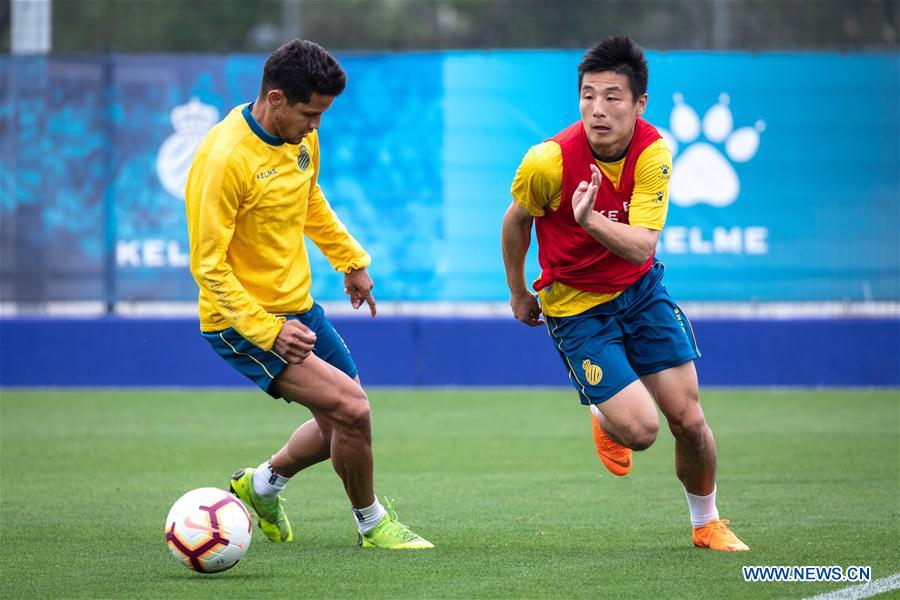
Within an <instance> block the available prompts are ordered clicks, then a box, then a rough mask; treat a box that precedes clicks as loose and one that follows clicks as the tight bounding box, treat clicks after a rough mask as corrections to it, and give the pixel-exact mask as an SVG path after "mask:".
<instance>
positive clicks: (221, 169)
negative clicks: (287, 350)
mask: <svg viewBox="0 0 900 600" xmlns="http://www.w3.org/2000/svg"><path fill="white" fill-rule="evenodd" d="M247 172H249V171H248V168H247V167H246V166H242V165H241V164H240V161H239V160H238V159H236V158H235V157H234V156H233V154H232V155H228V156H215V150H213V152H212V153H211V154H210V155H209V156H208V157H206V161H205V163H203V164H201V165H195V166H194V167H192V169H191V173H190V176H189V179H188V186H187V205H188V224H189V229H190V240H191V274H193V276H194V279H195V280H196V281H197V285H199V286H200V289H201V290H202V292H203V293H205V294H207V297H208V298H210V300H211V301H212V302H213V304H214V305H215V307H216V309H217V310H218V312H219V314H221V315H222V316H223V317H225V319H227V320H228V322H229V323H230V324H231V326H232V327H234V329H235V330H236V331H237V332H238V333H240V334H241V335H242V336H244V337H245V338H247V339H248V340H249V341H251V342H253V343H254V344H256V345H257V346H259V347H260V348H262V349H263V350H270V349H271V348H272V344H274V343H275V338H276V337H278V333H279V332H280V331H281V324H282V322H283V321H284V319H282V318H280V317H276V316H274V315H270V314H269V313H268V312H266V311H265V309H263V307H262V306H260V305H259V303H257V302H256V300H255V299H254V298H253V297H252V296H251V295H250V294H249V293H248V292H247V290H245V289H244V286H243V285H241V282H240V281H238V279H237V277H236V276H235V274H234V271H233V270H232V268H231V265H229V264H228V262H227V258H226V257H227V253H228V245H229V244H230V243H231V238H232V236H233V235H234V226H235V217H236V215H237V211H238V208H239V207H240V204H241V200H242V199H243V198H244V195H245V190H244V183H243V177H242V175H243V174H246V173H247Z"/></svg>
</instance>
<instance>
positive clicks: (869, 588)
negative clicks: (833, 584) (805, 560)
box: [809, 573, 900, 600]
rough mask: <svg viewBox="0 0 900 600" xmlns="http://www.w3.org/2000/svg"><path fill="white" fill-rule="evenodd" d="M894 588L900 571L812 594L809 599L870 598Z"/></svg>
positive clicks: (851, 599)
mask: <svg viewBox="0 0 900 600" xmlns="http://www.w3.org/2000/svg"><path fill="white" fill-rule="evenodd" d="M896 589H900V573H894V574H893V575H891V576H890V577H885V578H883V579H876V580H874V581H870V582H868V583H861V584H859V585H852V586H850V587H848V588H844V589H842V590H836V591H834V592H828V593H827V594H820V595H818V596H813V597H811V598H809V600H859V599H860V598H871V597H872V596H877V595H878V594H884V593H885V592H890V591H892V590H896Z"/></svg>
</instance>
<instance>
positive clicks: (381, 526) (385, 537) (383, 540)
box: [357, 499, 434, 550]
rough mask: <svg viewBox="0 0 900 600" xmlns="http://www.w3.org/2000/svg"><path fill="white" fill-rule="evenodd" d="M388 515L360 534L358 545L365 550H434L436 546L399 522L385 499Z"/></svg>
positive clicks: (391, 505)
mask: <svg viewBox="0 0 900 600" xmlns="http://www.w3.org/2000/svg"><path fill="white" fill-rule="evenodd" d="M384 503H385V507H386V508H387V511H388V514H387V515H385V517H384V518H383V519H382V520H381V521H379V522H378V525H376V526H375V527H373V528H372V529H370V530H369V531H367V532H366V533H360V534H359V539H358V542H357V543H358V544H359V545H360V546H362V547H363V548H390V549H393V550H404V549H405V550H424V549H426V548H434V544H432V543H431V542H429V541H428V540H426V539H425V538H423V537H422V536H420V535H418V534H417V533H414V532H412V531H410V530H409V527H407V526H406V525H404V524H403V523H401V522H400V521H398V520H397V513H396V512H395V511H394V506H393V504H392V502H391V501H390V500H387V499H385V502H384Z"/></svg>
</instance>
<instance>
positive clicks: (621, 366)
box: [503, 37, 749, 551]
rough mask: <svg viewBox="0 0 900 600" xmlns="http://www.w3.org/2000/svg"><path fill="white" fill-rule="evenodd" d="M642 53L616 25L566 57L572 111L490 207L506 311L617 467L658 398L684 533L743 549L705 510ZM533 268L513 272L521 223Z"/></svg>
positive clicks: (712, 483) (706, 439) (696, 412)
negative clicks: (528, 273)
mask: <svg viewBox="0 0 900 600" xmlns="http://www.w3.org/2000/svg"><path fill="white" fill-rule="evenodd" d="M647 77H648V70H647V61H646V59H645V58H644V53H643V50H641V48H640V47H639V46H638V45H637V44H636V43H634V41H632V40H631V39H629V38H627V37H609V38H606V39H604V40H602V41H601V42H600V43H599V44H597V45H596V46H594V47H593V48H591V49H590V50H589V51H588V52H587V54H585V56H584V60H583V61H582V62H581V64H580V65H579V66H578V94H579V107H580V111H581V120H579V121H576V122H575V123H573V124H572V125H570V126H569V127H566V128H565V129H563V130H562V131H561V132H559V133H558V134H556V135H555V136H553V137H552V138H550V139H549V140H546V141H545V142H543V143H541V144H538V145H537V146H533V147H532V148H531V149H530V150H529V151H528V153H527V154H526V155H525V158H524V159H523V160H522V163H521V165H520V166H519V169H518V171H517V172H516V177H515V180H514V181H513V185H512V196H513V202H512V204H511V205H510V207H509V209H508V210H507V211H506V215H505V216H504V218H503V262H504V265H505V267H506V279H507V284H508V285H509V290H510V304H511V306H512V311H513V314H514V315H515V317H516V319H518V320H519V321H522V322H523V323H525V324H527V325H531V326H532V327H534V326H538V325H542V324H544V320H543V319H541V318H540V315H541V313H543V315H544V317H545V318H546V325H547V329H548V330H549V332H550V337H551V339H552V340H553V344H554V345H555V346H556V348H557V349H558V351H559V354H560V356H561V357H562V359H563V362H564V363H565V368H566V369H567V370H568V373H569V380H570V381H571V382H572V385H573V386H574V387H575V389H576V390H577V391H578V395H579V397H580V399H581V403H582V404H584V405H587V406H589V407H590V411H591V421H592V426H593V433H594V442H595V445H596V448H597V453H598V454H599V456H600V460H601V461H602V462H603V464H604V465H605V466H606V468H607V469H609V470H610V471H611V472H612V473H613V474H615V475H619V476H623V475H626V474H628V472H629V471H631V465H632V462H631V459H632V451H633V450H644V449H646V448H649V447H650V445H651V444H653V442H654V441H655V439H656V434H657V432H658V430H659V419H658V417H657V413H656V407H655V406H654V402H655V403H656V405H657V406H659V408H660V410H661V411H662V413H663V415H665V417H666V420H667V421H668V424H669V429H670V430H671V432H672V435H673V436H674V437H675V471H676V474H677V476H678V478H679V479H680V480H681V482H682V484H683V485H684V490H685V495H686V496H687V501H688V507H689V509H690V514H691V523H692V525H693V542H694V545H696V546H699V547H702V548H711V549H713V550H722V551H743V550H749V548H748V547H747V545H746V544H744V543H743V542H741V541H740V540H739V539H738V538H737V536H735V535H734V533H733V532H732V531H731V530H730V529H729V528H728V527H727V523H728V521H726V520H722V519H720V518H719V512H718V509H717V508H716V444H715V440H714V439H713V434H712V431H710V428H709V426H708V425H707V423H706V419H705V417H704V415H703V409H702V408H701V407H700V401H699V385H698V383H697V372H696V370H695V369H694V360H695V359H697V358H699V357H700V350H699V348H698V347H697V342H696V340H695V339H694V333H693V331H692V329H691V325H690V322H689V321H688V319H687V316H686V315H685V314H684V312H683V311H682V310H681V308H680V307H679V306H678V305H677V304H676V303H675V301H674V300H673V299H672V298H671V297H670V296H669V293H668V292H667V291H666V287H665V286H664V285H663V283H662V279H663V273H664V271H665V268H664V267H663V265H662V263H660V262H658V261H656V260H655V258H654V255H655V252H656V243H657V240H658V238H659V233H660V231H661V230H662V228H663V225H664V224H665V220H666V211H667V208H668V183H669V176H670V173H671V166H672V155H671V152H670V151H669V149H668V147H667V146H666V145H665V143H664V142H663V140H662V137H661V136H660V134H659V132H657V130H656V129H655V128H654V127H653V126H652V125H650V124H649V123H647V122H646V121H645V120H643V119H642V118H641V115H642V114H643V113H644V109H645V108H646V106H647ZM532 223H533V224H534V226H535V228H536V232H537V242H538V261H539V263H540V266H541V276H540V277H539V278H538V280H537V281H535V282H534V289H535V290H536V291H537V292H538V293H537V294H532V293H531V292H530V291H529V290H528V289H527V287H526V283H525V256H526V254H527V252H528V246H529V244H530V241H531V227H532Z"/></svg>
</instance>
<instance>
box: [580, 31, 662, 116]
mask: <svg viewBox="0 0 900 600" xmlns="http://www.w3.org/2000/svg"><path fill="white" fill-rule="evenodd" d="M604 71H611V72H613V73H619V74H620V75H624V76H625V77H627V78H628V85H629V87H630V88H631V93H632V95H633V96H634V99H633V101H634V102H637V101H638V98H640V97H641V96H643V95H644V94H646V93H647V77H648V70H647V59H646V58H644V51H643V49H641V47H640V46H638V45H637V44H636V43H635V42H634V40H632V39H631V38H629V37H626V36H624V35H616V36H610V37H605V38H603V39H602V40H600V43H598V44H597V45H596V46H594V47H593V48H591V49H590V50H588V51H587V52H586V53H585V55H584V60H582V61H581V64H580V65H578V92H579V93H581V83H582V81H583V80H584V74H585V73H602V72H604Z"/></svg>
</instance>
